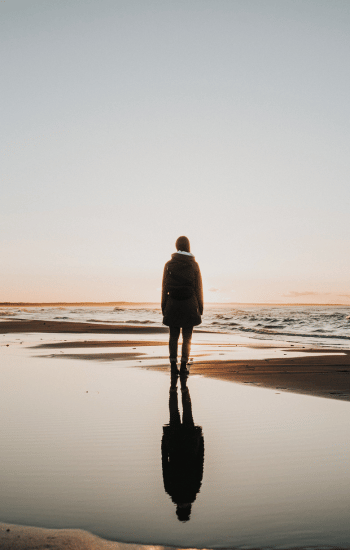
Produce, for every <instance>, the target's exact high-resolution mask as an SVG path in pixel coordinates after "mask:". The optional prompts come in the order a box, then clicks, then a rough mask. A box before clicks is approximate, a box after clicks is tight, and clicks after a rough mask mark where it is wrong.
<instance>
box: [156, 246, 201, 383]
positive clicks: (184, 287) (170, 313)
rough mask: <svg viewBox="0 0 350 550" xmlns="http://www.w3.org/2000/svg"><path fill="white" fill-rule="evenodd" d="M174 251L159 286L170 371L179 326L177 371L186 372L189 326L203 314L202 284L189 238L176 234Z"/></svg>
mask: <svg viewBox="0 0 350 550" xmlns="http://www.w3.org/2000/svg"><path fill="white" fill-rule="evenodd" d="M176 250H177V252H176V253H175V254H172V256H171V260H169V262H167V263H166V264H165V267H164V273H163V285H162V313H163V324H164V325H167V326H168V327H169V328H170V338H169V354H170V365H171V371H172V372H177V344H178V340H179V335H180V329H182V354H181V369H180V373H188V369H187V363H188V360H189V355H190V349H191V338H192V331H193V327H194V326H197V325H200V323H201V322H202V320H201V315H202V314H203V286H202V277H201V272H200V269H199V266H198V264H197V262H196V261H195V258H194V256H193V254H191V252H190V241H189V240H188V238H187V237H179V238H178V239H177V241H176Z"/></svg>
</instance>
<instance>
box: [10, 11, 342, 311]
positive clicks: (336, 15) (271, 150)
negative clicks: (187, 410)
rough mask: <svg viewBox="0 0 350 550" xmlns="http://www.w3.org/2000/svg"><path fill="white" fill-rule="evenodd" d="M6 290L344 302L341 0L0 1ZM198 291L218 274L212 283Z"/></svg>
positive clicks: (76, 296) (79, 296)
mask: <svg viewBox="0 0 350 550" xmlns="http://www.w3.org/2000/svg"><path fill="white" fill-rule="evenodd" d="M0 25H1V28H0V40H1V49H0V51H1V57H2V61H1V67H2V70H1V73H2V86H1V89H2V92H1V94H2V101H1V105H2V114H1V120H2V122H1V144H0V145H1V149H0V150H1V159H0V162H1V172H2V176H1V180H2V184H1V198H2V200H1V204H0V232H1V245H0V246H1V248H0V252H1V258H2V268H1V272H0V288H1V293H0V301H20V300H21V301H51V300H53V301H54V300H66V301H82V300H88V301H100V300H107V301H112V300H145V301H156V300H158V299H159V287H160V284H161V276H162V270H163V265H164V263H165V262H166V261H167V260H168V259H169V257H170V254H171V253H172V252H174V242H175V240H176V238H177V237H178V236H179V235H182V234H185V235H187V236H188V237H189V238H190V240H191V244H192V251H193V253H194V254H195V255H196V258H197V260H198V261H199V263H200V266H201V269H202V273H203V278H204V283H205V289H206V295H205V298H206V299H207V300H209V301H239V302H247V301H248V302H250V301H252V302H254V301H260V302H265V301H275V302H284V301H286V302H326V303H328V302H339V303H340V302H343V303H350V285H349V283H348V274H349V271H350V259H349V257H350V256H349V253H348V250H349V245H350V236H349V221H348V219H349V204H350V186H349V174H350V154H349V149H350V148H349V146H350V133H349V121H350V102H349V97H350V2H349V1H348V0H326V1H325V0H282V1H281V0H210V1H208V0H186V1H185V0H173V1H169V0H157V1H154V0H126V1H120V0H40V1H39V0H11V1H9V0H7V1H6V2H0ZM209 289H218V290H216V291H214V290H209Z"/></svg>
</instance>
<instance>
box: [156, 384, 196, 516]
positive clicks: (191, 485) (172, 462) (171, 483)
mask: <svg viewBox="0 0 350 550" xmlns="http://www.w3.org/2000/svg"><path fill="white" fill-rule="evenodd" d="M177 380H178V374H176V373H175V374H172V375H171V384H170V397H169V412H170V420H169V424H167V425H166V426H163V438H162V467H163V480H164V489H165V491H166V492H167V493H168V494H169V495H170V496H171V499H172V501H173V502H174V503H175V504H176V515H177V517H178V519H179V521H183V522H185V521H188V520H189V519H190V515H191V508H192V503H193V502H194V501H195V500H196V496H197V493H198V492H199V489H200V486H201V483H202V477H203V465H204V439H203V434H202V428H201V427H200V426H195V424H194V422H193V417H192V405H191V397H190V392H189V390H188V387H187V375H186V374H184V375H181V376H180V383H181V395H182V410H183V415H182V423H181V418H180V413H179V406H178V396H177Z"/></svg>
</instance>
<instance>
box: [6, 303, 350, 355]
mask: <svg viewBox="0 0 350 550" xmlns="http://www.w3.org/2000/svg"><path fill="white" fill-rule="evenodd" d="M8 319H27V320H29V319H37V320H48V321H49V320H60V321H79V322H89V323H116V324H125V325H128V324H129V325H135V324H143V325H153V326H161V325H162V314H161V310H160V306H159V304H131V303H128V304H123V305H117V306H114V305H112V306H111V305H105V306H101V305H96V306H91V305H86V306H80V305H67V306H54V307H52V306H35V307H32V306H28V307H7V306H6V307H5V306H3V307H1V308H0V322H1V321H4V320H8ZM199 329H202V330H210V331H215V332H219V333H225V334H237V335H240V336H246V337H249V338H252V339H259V340H280V341H284V342H285V341H288V342H293V343H298V344H307V345H317V346H322V347H332V348H347V349H349V348H350V330H349V329H350V306H322V305H321V306H312V305H311V306H291V305H286V306H281V305H271V306H270V305H241V304H207V305H206V306H205V312H204V315H203V318H202V324H201V325H200V327H199Z"/></svg>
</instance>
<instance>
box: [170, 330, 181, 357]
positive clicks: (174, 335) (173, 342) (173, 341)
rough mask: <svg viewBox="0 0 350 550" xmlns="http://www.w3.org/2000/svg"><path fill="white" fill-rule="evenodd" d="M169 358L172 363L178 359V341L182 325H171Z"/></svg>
mask: <svg viewBox="0 0 350 550" xmlns="http://www.w3.org/2000/svg"><path fill="white" fill-rule="evenodd" d="M169 329H170V334H169V356H170V357H169V358H170V363H173V362H175V363H176V361H177V343H178V341H179V336H180V327H169Z"/></svg>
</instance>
